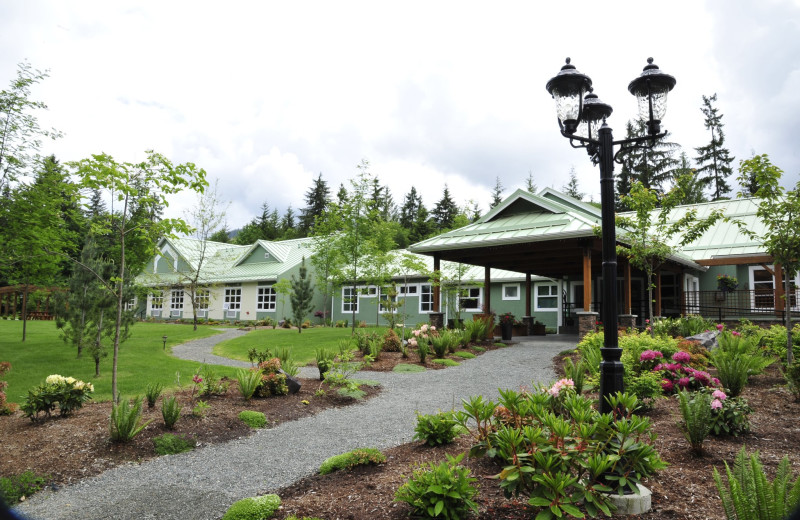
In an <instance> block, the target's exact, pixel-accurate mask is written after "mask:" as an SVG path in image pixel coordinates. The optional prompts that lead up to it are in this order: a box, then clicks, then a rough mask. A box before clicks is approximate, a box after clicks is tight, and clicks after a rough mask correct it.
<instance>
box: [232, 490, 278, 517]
mask: <svg viewBox="0 0 800 520" xmlns="http://www.w3.org/2000/svg"><path fill="white" fill-rule="evenodd" d="M280 507H281V498H280V497H279V496H278V495H262V496H260V497H253V498H243V499H242V500H239V501H237V502H234V503H233V505H231V507H229V508H228V510H227V511H226V512H225V514H224V515H223V516H222V520H264V519H267V518H272V517H273V515H275V513H276V512H277V511H278V509H280Z"/></svg>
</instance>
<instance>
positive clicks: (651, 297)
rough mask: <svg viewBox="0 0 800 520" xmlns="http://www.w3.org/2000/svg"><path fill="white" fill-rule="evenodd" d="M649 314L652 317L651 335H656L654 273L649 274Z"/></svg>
mask: <svg viewBox="0 0 800 520" xmlns="http://www.w3.org/2000/svg"><path fill="white" fill-rule="evenodd" d="M647 316H648V317H649V318H650V336H653V337H655V335H656V329H655V323H654V321H653V275H651V274H650V273H648V274H647Z"/></svg>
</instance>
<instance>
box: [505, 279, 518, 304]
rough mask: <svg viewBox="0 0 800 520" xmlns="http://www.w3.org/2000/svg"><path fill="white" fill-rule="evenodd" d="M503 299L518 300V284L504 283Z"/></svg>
mask: <svg viewBox="0 0 800 520" xmlns="http://www.w3.org/2000/svg"><path fill="white" fill-rule="evenodd" d="M503 299H504V300H519V284H518V283H504V284H503Z"/></svg>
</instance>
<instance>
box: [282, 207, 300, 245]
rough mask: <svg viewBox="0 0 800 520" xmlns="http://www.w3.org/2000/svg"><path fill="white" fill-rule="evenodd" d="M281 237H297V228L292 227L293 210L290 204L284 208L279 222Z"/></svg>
mask: <svg viewBox="0 0 800 520" xmlns="http://www.w3.org/2000/svg"><path fill="white" fill-rule="evenodd" d="M279 236H280V237H281V238H283V239H290V238H297V228H295V227H294V210H293V209H292V205H291V204H289V206H288V207H287V208H286V213H284V215H283V218H282V219H281V224H280V235H279Z"/></svg>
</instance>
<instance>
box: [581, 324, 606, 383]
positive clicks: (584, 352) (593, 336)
mask: <svg viewBox="0 0 800 520" xmlns="http://www.w3.org/2000/svg"><path fill="white" fill-rule="evenodd" d="M602 346H603V333H602V332H590V333H589V334H587V335H586V336H584V337H583V339H582V340H581V342H580V343H578V352H579V353H580V355H581V360H582V361H583V365H584V366H585V367H586V368H587V369H588V370H589V372H590V373H591V375H592V376H597V375H598V374H599V373H600V362H601V361H602V360H603V356H602V354H601V352H600V348H601V347H602Z"/></svg>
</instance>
